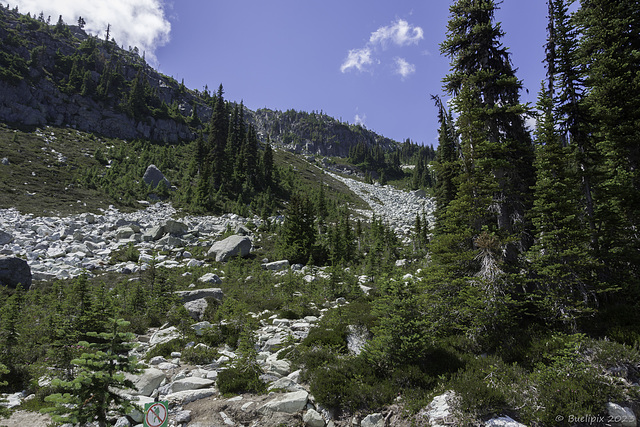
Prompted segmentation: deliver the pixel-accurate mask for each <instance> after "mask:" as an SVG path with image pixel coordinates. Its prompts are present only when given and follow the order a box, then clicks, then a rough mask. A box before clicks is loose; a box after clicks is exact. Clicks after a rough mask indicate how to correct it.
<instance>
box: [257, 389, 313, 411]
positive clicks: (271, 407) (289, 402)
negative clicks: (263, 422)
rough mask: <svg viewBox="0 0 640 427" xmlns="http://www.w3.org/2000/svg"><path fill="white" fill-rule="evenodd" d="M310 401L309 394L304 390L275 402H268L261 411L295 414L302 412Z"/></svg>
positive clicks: (278, 398) (283, 396) (284, 396)
mask: <svg viewBox="0 0 640 427" xmlns="http://www.w3.org/2000/svg"><path fill="white" fill-rule="evenodd" d="M308 400H309V393H307V392H306V391H304V390H300V391H294V392H291V393H286V394H284V395H282V396H280V397H277V398H275V399H274V400H272V401H270V402H267V403H266V404H265V405H264V406H263V407H262V408H260V409H261V411H265V412H266V411H272V412H285V413H287V414H295V413H297V412H300V411H302V410H303V409H304V408H305V406H306V405H307V401H308Z"/></svg>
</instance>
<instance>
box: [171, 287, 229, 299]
mask: <svg viewBox="0 0 640 427" xmlns="http://www.w3.org/2000/svg"><path fill="white" fill-rule="evenodd" d="M175 294H176V295H177V296H178V297H180V299H182V302H183V303H185V302H189V301H195V300H197V299H201V298H215V299H217V300H219V301H222V299H223V298H224V294H223V293H222V289H220V288H205V289H196V290H194V291H176V292H175Z"/></svg>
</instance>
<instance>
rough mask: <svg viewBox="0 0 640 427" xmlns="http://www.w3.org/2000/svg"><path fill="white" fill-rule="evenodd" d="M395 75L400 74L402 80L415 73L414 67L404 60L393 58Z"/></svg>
mask: <svg viewBox="0 0 640 427" xmlns="http://www.w3.org/2000/svg"><path fill="white" fill-rule="evenodd" d="M395 62H396V74H400V75H401V76H402V78H403V79H405V78H407V77H408V76H410V75H411V74H413V73H415V72H416V66H415V65H413V64H411V63H409V62H407V60H406V59H404V58H395Z"/></svg>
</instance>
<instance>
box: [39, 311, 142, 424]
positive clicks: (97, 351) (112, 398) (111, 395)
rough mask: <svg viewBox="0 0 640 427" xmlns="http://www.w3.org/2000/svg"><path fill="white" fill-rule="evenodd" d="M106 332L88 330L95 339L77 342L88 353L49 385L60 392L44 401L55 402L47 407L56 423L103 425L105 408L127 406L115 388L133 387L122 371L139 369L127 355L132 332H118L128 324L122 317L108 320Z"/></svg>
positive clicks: (105, 414) (128, 408)
mask: <svg viewBox="0 0 640 427" xmlns="http://www.w3.org/2000/svg"><path fill="white" fill-rule="evenodd" d="M108 323H109V324H108V329H109V332H101V333H97V332H93V333H92V332H89V333H88V335H89V336H90V337H91V338H93V339H94V340H95V341H94V342H92V343H88V342H80V343H79V345H81V346H83V347H85V348H86V349H87V350H89V351H90V352H85V353H83V354H82V355H81V356H80V357H79V358H77V359H74V360H73V361H72V364H74V365H75V366H76V367H77V371H76V373H75V375H74V378H73V379H72V380H70V381H64V380H60V379H55V380H53V381H52V386H53V387H57V388H60V389H61V390H62V392H60V393H54V394H52V395H50V396H48V397H47V398H46V399H45V400H46V401H47V402H51V403H54V404H55V407H53V408H50V409H47V410H46V412H51V413H52V418H53V419H54V421H56V422H71V423H74V424H76V423H80V424H83V423H87V422H93V421H97V422H98V425H100V426H106V424H107V411H109V410H112V409H114V408H116V411H118V412H119V413H121V414H124V413H126V412H127V411H128V410H130V409H131V404H130V403H129V402H128V400H126V399H123V398H122V397H121V396H120V395H119V394H117V393H116V391H117V390H123V389H125V388H131V387H133V382H132V381H130V380H127V379H125V376H124V373H134V374H135V373H138V372H140V368H139V365H138V364H137V362H136V361H135V359H132V358H131V357H130V356H129V355H128V351H129V350H131V348H132V347H133V344H131V342H132V341H133V339H134V335H133V334H132V333H125V332H121V331H122V329H124V328H126V327H127V326H128V323H127V322H126V321H124V320H122V319H119V320H116V319H109V321H108Z"/></svg>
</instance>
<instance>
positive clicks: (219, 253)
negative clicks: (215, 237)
mask: <svg viewBox="0 0 640 427" xmlns="http://www.w3.org/2000/svg"><path fill="white" fill-rule="evenodd" d="M249 252H251V239H250V238H248V237H246V236H238V235H234V236H229V237H227V238H226V239H224V240H221V241H219V242H215V243H214V244H213V246H211V249H209V252H207V255H208V256H209V257H214V256H215V258H216V261H218V262H225V261H227V260H228V259H229V258H231V257H233V256H240V257H246V256H248V255H249Z"/></svg>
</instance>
